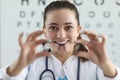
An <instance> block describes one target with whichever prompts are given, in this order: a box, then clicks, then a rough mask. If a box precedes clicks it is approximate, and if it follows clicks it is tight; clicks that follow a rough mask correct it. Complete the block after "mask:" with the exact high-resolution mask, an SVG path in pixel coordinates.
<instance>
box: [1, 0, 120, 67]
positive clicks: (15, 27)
mask: <svg viewBox="0 0 120 80" xmlns="http://www.w3.org/2000/svg"><path fill="white" fill-rule="evenodd" d="M50 1H52V0H1V4H0V6H1V11H0V15H1V18H0V19H1V21H0V38H1V39H0V66H1V68H2V67H4V66H7V65H9V64H10V63H12V62H13V61H14V60H15V59H16V58H17V57H18V55H19V45H18V35H19V33H20V32H24V33H25V37H26V36H27V35H28V34H29V33H30V32H32V31H35V30H38V29H41V28H42V15H43V10H44V7H45V6H46V5H47V4H48V3H49V2H50ZM71 2H72V3H74V4H75V5H76V7H77V8H78V10H79V14H80V23H81V25H82V26H83V27H84V28H85V29H88V30H93V31H95V32H98V33H102V34H105V35H106V36H107V38H108V39H107V46H106V47H107V50H108V53H109V54H108V55H109V57H110V59H111V60H112V61H113V63H114V64H115V65H117V66H119V67H120V59H119V57H120V42H119V41H120V0H71Z"/></svg>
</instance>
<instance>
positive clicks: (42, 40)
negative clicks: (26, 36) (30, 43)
mask: <svg viewBox="0 0 120 80" xmlns="http://www.w3.org/2000/svg"><path fill="white" fill-rule="evenodd" d="M47 42H49V41H48V40H45V39H40V40H36V41H35V44H36V45H39V44H43V43H47Z"/></svg>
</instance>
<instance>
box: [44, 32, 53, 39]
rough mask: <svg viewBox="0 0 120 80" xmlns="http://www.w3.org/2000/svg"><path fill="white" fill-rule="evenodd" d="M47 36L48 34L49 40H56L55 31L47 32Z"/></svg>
mask: <svg viewBox="0 0 120 80" xmlns="http://www.w3.org/2000/svg"><path fill="white" fill-rule="evenodd" d="M45 36H46V38H47V39H48V40H54V39H55V34H53V33H49V32H47V33H46V34H45Z"/></svg>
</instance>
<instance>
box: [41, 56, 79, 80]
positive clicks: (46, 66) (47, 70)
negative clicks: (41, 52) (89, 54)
mask: <svg viewBox="0 0 120 80" xmlns="http://www.w3.org/2000/svg"><path fill="white" fill-rule="evenodd" d="M46 72H49V73H50V74H51V75H52V77H53V80H56V79H55V75H54V73H53V71H52V70H50V69H49V68H48V57H46V58H45V70H43V72H42V73H41V74H40V77H39V80H42V77H43V75H44V74H45V73H46ZM79 75H80V57H78V66H77V80H80V78H79Z"/></svg>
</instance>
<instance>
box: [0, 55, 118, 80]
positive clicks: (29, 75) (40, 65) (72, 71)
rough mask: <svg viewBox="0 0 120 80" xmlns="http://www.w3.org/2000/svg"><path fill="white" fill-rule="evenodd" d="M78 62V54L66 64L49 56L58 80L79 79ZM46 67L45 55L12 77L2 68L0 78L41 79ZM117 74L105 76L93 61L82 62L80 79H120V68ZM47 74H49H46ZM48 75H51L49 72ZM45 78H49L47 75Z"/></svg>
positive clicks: (11, 79) (49, 62) (18, 79)
mask: <svg viewBox="0 0 120 80" xmlns="http://www.w3.org/2000/svg"><path fill="white" fill-rule="evenodd" d="M77 64H78V58H77V57H76V56H71V57H69V58H68V59H67V60H66V61H65V63H64V64H61V62H60V61H59V60H58V59H57V58H56V57H55V56H53V55H50V56H49V58H48V68H49V69H51V70H52V71H53V72H54V74H55V78H56V80H58V78H59V77H61V78H62V77H64V76H65V75H66V76H67V79H68V80H77V79H76V78H77ZM44 69H45V57H41V58H39V59H37V60H35V61H34V62H33V63H32V64H30V65H29V66H28V67H26V68H25V69H24V70H23V71H22V72H21V73H20V74H19V75H18V76H15V77H11V76H9V75H7V74H6V68H4V69H1V70H0V80H1V79H2V80H39V76H40V74H41V72H42V71H43V70H44ZM116 69H117V72H118V74H117V76H116V77H114V78H108V77H105V76H104V74H103V72H102V70H101V69H100V68H98V67H97V66H96V65H95V64H94V63H92V62H91V61H87V62H80V75H79V77H80V80H96V77H97V78H98V80H120V69H119V68H117V67H116ZM46 75H47V74H46ZM48 75H50V74H49V73H48ZM44 80H49V79H48V78H47V77H46V79H44Z"/></svg>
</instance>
